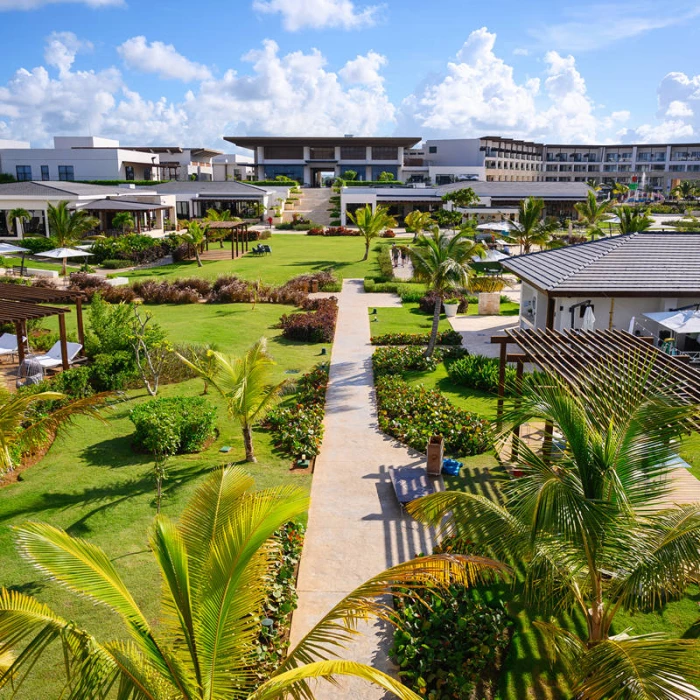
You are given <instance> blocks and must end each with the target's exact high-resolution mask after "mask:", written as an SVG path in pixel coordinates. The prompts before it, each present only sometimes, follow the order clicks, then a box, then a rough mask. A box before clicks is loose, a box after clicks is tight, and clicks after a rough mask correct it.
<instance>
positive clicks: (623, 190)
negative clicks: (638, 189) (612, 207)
mask: <svg viewBox="0 0 700 700" xmlns="http://www.w3.org/2000/svg"><path fill="white" fill-rule="evenodd" d="M629 191H630V188H629V186H628V185H625V184H624V183H622V182H613V183H612V184H611V186H610V196H611V197H612V198H613V199H616V200H617V201H618V202H619V201H620V200H622V198H623V197H626V196H627V194H628V193H629Z"/></svg>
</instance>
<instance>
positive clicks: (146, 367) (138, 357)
mask: <svg viewBox="0 0 700 700" xmlns="http://www.w3.org/2000/svg"><path fill="white" fill-rule="evenodd" d="M131 308H132V314H133V315H132V318H131V329H130V330H131V333H130V334H129V343H130V345H131V348H132V350H133V352H134V360H135V362H136V368H137V369H138V372H139V376H140V377H141V381H143V385H144V387H145V388H146V391H147V392H148V393H149V395H150V396H156V395H157V394H158V385H159V384H160V375H161V374H162V373H163V369H164V367H165V363H166V361H167V359H168V356H169V354H170V352H171V348H170V345H169V344H168V342H167V340H166V337H165V331H164V330H163V329H162V328H161V327H160V326H159V325H158V324H157V323H152V321H153V316H152V314H150V313H148V312H145V313H144V314H143V315H142V314H141V312H140V311H139V308H138V306H135V305H132V307H131Z"/></svg>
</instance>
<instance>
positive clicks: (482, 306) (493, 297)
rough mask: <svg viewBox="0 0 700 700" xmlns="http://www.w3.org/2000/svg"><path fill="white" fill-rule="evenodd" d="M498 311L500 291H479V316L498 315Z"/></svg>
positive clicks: (499, 308)
mask: <svg viewBox="0 0 700 700" xmlns="http://www.w3.org/2000/svg"><path fill="white" fill-rule="evenodd" d="M500 311H501V294H500V292H481V293H480V294H479V316H498V314H499V313H500Z"/></svg>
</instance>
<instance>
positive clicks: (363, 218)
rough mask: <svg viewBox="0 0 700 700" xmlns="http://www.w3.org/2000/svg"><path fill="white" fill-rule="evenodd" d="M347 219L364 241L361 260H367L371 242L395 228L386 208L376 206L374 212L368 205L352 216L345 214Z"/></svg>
mask: <svg viewBox="0 0 700 700" xmlns="http://www.w3.org/2000/svg"><path fill="white" fill-rule="evenodd" d="M347 215H348V218H349V219H350V221H352V222H353V223H354V224H355V226H357V228H358V229H359V230H360V233H361V234H362V236H363V237H364V239H365V255H364V257H363V258H362V260H367V258H368V257H369V247H370V245H371V243H372V241H373V240H374V239H375V238H377V236H379V234H380V233H381V232H382V231H384V229H387V228H391V227H392V226H396V225H397V222H396V219H394V217H393V216H391V215H390V214H389V209H388V208H387V207H382V206H378V207H376V208H375V209H374V210H372V207H371V206H370V205H369V204H366V205H365V206H364V207H360V208H359V209H358V210H357V211H356V212H355V213H354V214H353V213H352V212H348V213H347Z"/></svg>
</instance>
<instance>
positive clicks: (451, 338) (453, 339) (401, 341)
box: [371, 329, 462, 345]
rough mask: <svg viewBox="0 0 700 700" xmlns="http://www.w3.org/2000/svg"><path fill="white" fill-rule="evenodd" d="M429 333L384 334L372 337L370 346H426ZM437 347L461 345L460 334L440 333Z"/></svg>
mask: <svg viewBox="0 0 700 700" xmlns="http://www.w3.org/2000/svg"><path fill="white" fill-rule="evenodd" d="M429 340H430V333H385V334H384V335H373V336H372V338H371V342H372V345H427V344H428V341H429ZM437 344H438V345H461V344H462V334H461V333H458V332H457V331H455V330H452V329H450V330H447V331H441V332H439V333H438V335H437Z"/></svg>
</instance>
